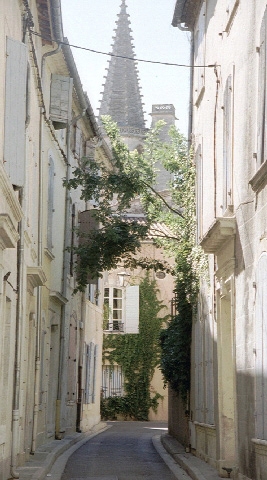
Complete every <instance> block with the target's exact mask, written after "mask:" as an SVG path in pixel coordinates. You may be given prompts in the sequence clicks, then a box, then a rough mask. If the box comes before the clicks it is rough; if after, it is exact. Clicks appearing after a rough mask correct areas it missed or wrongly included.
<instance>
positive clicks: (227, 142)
mask: <svg viewBox="0 0 267 480" xmlns="http://www.w3.org/2000/svg"><path fill="white" fill-rule="evenodd" d="M232 101H233V86H232V75H229V77H228V78H227V81H226V86H225V90H224V107H223V210H224V211H225V210H226V209H227V207H229V206H230V205H232V204H233V199H232V197H233V192H232V163H233V162H232V158H233V152H232V145H233V142H232V135H233V134H232V124H233V121H232V111H233V109H232Z"/></svg>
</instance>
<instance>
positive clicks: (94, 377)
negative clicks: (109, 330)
mask: <svg viewBox="0 0 267 480" xmlns="http://www.w3.org/2000/svg"><path fill="white" fill-rule="evenodd" d="M97 360H98V345H95V348H94V370H93V385H92V403H95V392H96V373H97V370H96V369H97Z"/></svg>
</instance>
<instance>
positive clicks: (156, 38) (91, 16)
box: [61, 0, 190, 134]
mask: <svg viewBox="0 0 267 480" xmlns="http://www.w3.org/2000/svg"><path fill="white" fill-rule="evenodd" d="M61 3H62V14H63V28H64V35H65V36H66V37H68V39H69V43H71V44H75V45H79V46H82V47H86V48H91V49H94V50H99V51H103V52H107V53H108V52H110V51H111V45H112V43H113V40H112V36H113V35H114V29H115V26H116V25H115V21H116V20H117V14H118V13H119V11H120V5H121V0H75V1H72V0H61ZM126 4H127V7H128V8H127V10H128V13H129V15H130V20H131V28H132V30H133V32H132V36H133V44H134V46H135V54H136V57H137V58H142V59H147V60H155V61H161V62H170V63H179V64H180V63H182V64H189V49H190V45H189V34H188V33H187V32H181V31H180V30H178V29H177V28H174V27H172V26H171V22H172V17H173V12H174V6H175V0H126ZM73 54H74V58H75V61H76V65H77V68H78V71H79V75H80V77H81V81H82V84H83V88H84V90H85V91H87V93H88V96H89V98H90V102H91V104H92V107H93V109H94V111H95V114H96V115H97V114H98V110H97V107H99V102H100V99H101V95H100V92H101V91H103V87H102V84H103V83H104V75H105V74H106V72H105V68H106V67H107V62H108V58H109V57H107V56H104V55H99V54H95V53H91V52H86V51H83V50H78V49H73ZM138 70H139V77H140V87H141V93H142V95H143V102H144V104H145V106H144V110H145V112H146V114H145V118H146V120H147V125H146V126H147V127H149V126H150V117H149V113H150V112H151V109H152V104H156V103H172V104H173V105H174V107H175V109H176V116H177V118H178V119H179V120H178V121H177V127H178V128H179V129H180V130H181V132H183V133H184V134H187V121H188V98H189V68H184V67H173V66H164V65H154V64H149V63H143V62H139V63H138Z"/></svg>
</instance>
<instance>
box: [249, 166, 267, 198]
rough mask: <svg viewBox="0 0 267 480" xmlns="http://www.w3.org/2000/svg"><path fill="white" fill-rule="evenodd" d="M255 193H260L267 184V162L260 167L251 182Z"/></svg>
mask: <svg viewBox="0 0 267 480" xmlns="http://www.w3.org/2000/svg"><path fill="white" fill-rule="evenodd" d="M249 184H250V185H251V188H252V190H253V192H256V193H258V192H259V191H260V190H262V189H263V188H264V187H265V186H266V184H267V160H265V162H264V163H263V164H262V165H261V166H260V168H259V169H258V170H257V172H256V173H255V175H254V176H253V177H252V179H251V180H250V181H249Z"/></svg>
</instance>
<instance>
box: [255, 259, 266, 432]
mask: <svg viewBox="0 0 267 480" xmlns="http://www.w3.org/2000/svg"><path fill="white" fill-rule="evenodd" d="M256 288H257V290H256V304H255V322H256V325H255V327H256V328H255V331H256V349H255V350H256V352H255V353H256V362H255V370H256V371H255V379H256V380H255V381H256V436H257V438H259V439H262V440H267V348H266V346H267V253H263V254H262V256H261V257H260V259H259V263H258V268H257V276H256Z"/></svg>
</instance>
